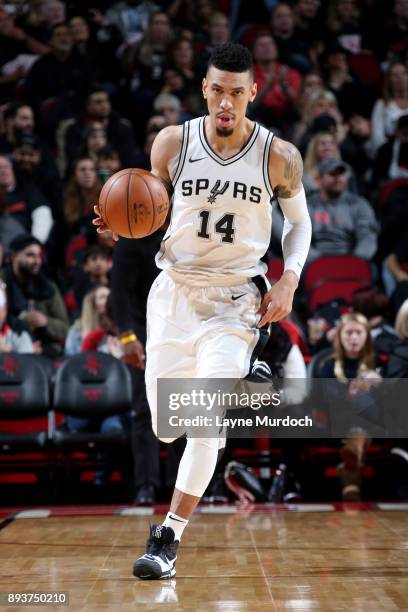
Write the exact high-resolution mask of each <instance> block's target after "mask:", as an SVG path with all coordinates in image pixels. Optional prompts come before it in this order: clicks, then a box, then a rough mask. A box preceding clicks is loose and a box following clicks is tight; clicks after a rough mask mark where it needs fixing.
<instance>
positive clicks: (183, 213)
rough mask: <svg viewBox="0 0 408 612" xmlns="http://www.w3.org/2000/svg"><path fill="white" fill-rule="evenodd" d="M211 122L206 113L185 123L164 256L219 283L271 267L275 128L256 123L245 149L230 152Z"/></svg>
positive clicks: (163, 263) (161, 263)
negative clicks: (220, 150) (211, 139)
mask: <svg viewBox="0 0 408 612" xmlns="http://www.w3.org/2000/svg"><path fill="white" fill-rule="evenodd" d="M204 121H205V118H204V117H199V118H198V119H193V120H192V121H189V122H187V123H186V124H185V125H184V128H183V143H182V146H181V151H180V154H179V156H178V158H177V159H176V160H174V164H173V168H172V172H171V179H172V183H173V187H174V195H173V203H172V214H171V221H170V225H169V228H168V230H167V232H166V235H165V237H164V239H163V241H162V245H161V249H160V252H159V253H158V255H157V257H156V262H157V265H158V267H159V268H162V269H169V268H171V269H173V270H174V271H175V272H181V273H183V274H184V275H188V276H189V277H195V278H197V277H200V278H203V279H206V280H207V281H208V283H209V284H211V282H214V281H216V282H217V284H219V283H222V281H223V279H225V280H228V282H229V281H230V280H231V279H233V278H235V277H236V278H237V280H238V279H240V280H241V279H243V278H250V277H253V276H256V275H257V274H261V273H264V272H265V268H266V266H265V265H264V264H263V263H261V262H260V259H261V257H262V256H263V255H264V254H265V252H266V250H267V248H268V245H269V241H270V234H271V220H272V214H271V204H270V201H271V199H272V197H273V193H272V187H271V184H270V181H269V176H268V159H269V151H270V147H271V143H272V139H273V134H272V133H271V132H269V131H268V130H267V129H266V128H264V127H262V126H260V125H259V124H257V123H255V124H254V128H253V132H252V134H251V137H250V138H249V140H248V142H247V143H246V144H245V146H244V147H243V148H242V149H241V151H239V152H238V153H236V154H235V155H233V156H232V157H230V158H228V159H222V158H221V157H219V155H217V154H216V153H215V152H214V151H213V150H212V149H211V147H210V145H209V144H208V142H207V140H206V136H205V130H204ZM192 280H193V279H192Z"/></svg>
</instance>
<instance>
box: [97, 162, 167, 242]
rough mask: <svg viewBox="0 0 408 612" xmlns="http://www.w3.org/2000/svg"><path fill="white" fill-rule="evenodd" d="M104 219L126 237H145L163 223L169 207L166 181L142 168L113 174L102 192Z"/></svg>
mask: <svg viewBox="0 0 408 612" xmlns="http://www.w3.org/2000/svg"><path fill="white" fill-rule="evenodd" d="M99 208H100V213H101V217H102V219H103V221H104V223H105V224H106V225H107V226H108V227H109V229H110V230H112V231H113V232H116V233H117V234H119V235H120V236H123V237H124V238H143V237H144V236H149V234H153V232H155V231H156V230H157V229H159V227H161V226H162V225H163V223H164V221H165V219H166V215H167V211H168V209H169V198H168V195H167V191H166V188H165V187H164V185H163V184H162V182H161V181H160V180H159V179H158V178H157V177H155V176H154V175H153V174H151V173H150V172H147V171H146V170H141V169H140V168H126V169H125V170H120V171H119V172H116V174H113V175H112V176H111V177H110V178H109V179H108V180H107V181H106V183H105V184H104V186H103V188H102V190H101V193H100V195H99Z"/></svg>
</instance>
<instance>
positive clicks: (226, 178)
mask: <svg viewBox="0 0 408 612" xmlns="http://www.w3.org/2000/svg"><path fill="white" fill-rule="evenodd" d="M256 89H257V88H256V83H254V81H253V72H252V58H251V54H250V53H249V51H248V50H247V49H246V48H245V47H243V46H241V45H238V44H232V43H227V44H225V45H222V46H220V47H218V48H216V49H215V51H214V52H213V54H212V56H211V58H210V60H209V65H208V70H207V74H206V77H205V78H204V80H203V84H202V93H203V96H204V98H205V99H206V101H207V105H208V115H206V116H205V117H200V118H198V119H193V120H191V121H188V122H187V123H185V124H184V125H183V126H170V127H167V128H164V129H163V130H162V131H161V132H159V134H158V135H157V138H156V140H155V142H154V145H153V149H152V152H151V163H152V173H153V174H155V175H156V176H158V177H159V178H160V179H161V180H162V181H163V183H164V184H165V185H166V187H167V189H168V191H169V193H172V194H173V202H172V216H171V221H170V225H169V228H168V230H167V232H166V235H165V236H164V239H163V241H162V243H161V248H160V251H159V253H158V254H157V256H156V263H157V265H158V267H159V268H161V269H162V272H161V274H160V275H159V276H158V278H157V279H156V281H155V282H154V283H153V286H152V289H151V291H150V294H149V298H148V305H147V320H148V332H147V333H148V337H147V345H146V388H147V396H148V400H149V405H150V410H151V413H152V423H153V428H155V427H156V430H155V431H156V433H157V379H160V378H194V377H197V378H207V379H208V378H236V379H238V378H244V377H246V376H247V375H248V374H249V372H250V371H251V368H252V366H253V364H254V360H255V358H256V356H257V354H258V353H259V352H260V351H261V350H262V348H263V346H264V344H265V341H266V340H267V337H268V329H269V324H270V323H271V322H273V321H279V320H280V319H282V318H283V317H285V316H286V315H287V314H289V313H290V311H291V308H292V301H293V295H294V292H295V290H296V288H297V286H298V281H299V276H300V273H301V271H302V267H303V265H304V262H305V260H306V257H307V253H308V250H309V245H310V238H311V223H310V218H309V215H308V211H307V206H306V199H305V193H304V190H303V187H302V182H301V179H302V171H303V164H302V159H301V157H300V154H299V152H298V150H297V149H296V148H295V147H294V146H293V145H292V144H290V143H288V142H285V141H283V140H281V139H279V138H277V137H274V135H273V134H272V133H271V132H269V131H268V130H267V129H266V128H264V127H262V126H260V125H258V124H257V123H254V122H253V121H250V120H249V119H248V118H247V117H246V111H247V107H248V104H250V103H251V102H252V101H253V100H254V99H255V96H256ZM274 197H275V198H277V199H278V201H279V204H280V206H281V208H282V210H283V213H284V216H285V224H284V230H283V238H282V247H283V255H284V260H285V267H284V272H283V275H282V277H281V278H280V280H279V281H277V282H276V283H275V285H274V286H273V287H272V288H271V289H269V288H268V286H267V285H266V281H265V278H264V276H263V274H264V272H265V269H266V266H265V264H263V263H261V262H260V258H261V257H262V256H263V255H264V254H265V252H266V250H267V248H268V245H269V240H270V235H271V200H272V198H274ZM95 212H96V214H97V215H98V218H97V219H95V220H94V224H95V225H98V226H99V227H98V231H99V232H101V231H105V230H106V229H107V228H106V226H105V225H104V224H103V221H102V219H101V218H100V216H99V209H98V207H95ZM135 265H137V262H135ZM163 441H164V442H171V441H172V439H168V438H166V439H164V440H163ZM219 446H221V440H220V439H218V438H210V437H209V438H193V437H190V438H187V443H186V448H185V451H184V454H183V456H182V458H181V461H180V465H179V470H178V476H177V481H176V485H175V490H174V494H173V498H172V500H171V505H170V512H169V513H168V514H167V516H166V519H165V520H164V522H163V524H162V525H153V526H152V527H151V532H150V537H149V539H148V542H147V549H146V553H145V554H144V555H143V556H142V557H140V558H139V559H138V560H137V561H136V562H135V564H134V567H133V574H134V575H135V576H137V577H139V578H144V579H160V578H170V577H173V576H174V575H175V573H176V569H175V562H176V558H177V549H178V546H179V542H180V539H181V536H182V533H183V531H184V529H185V527H186V525H187V523H188V520H189V518H190V517H191V515H192V513H193V512H194V509H195V508H196V506H197V504H198V502H199V501H200V498H201V496H202V494H203V493H204V491H205V489H206V487H207V485H208V484H209V482H210V480H211V477H212V475H213V473H214V470H215V466H216V462H217V455H218V450H219Z"/></svg>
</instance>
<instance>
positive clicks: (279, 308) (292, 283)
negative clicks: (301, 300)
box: [257, 270, 298, 327]
mask: <svg viewBox="0 0 408 612" xmlns="http://www.w3.org/2000/svg"><path fill="white" fill-rule="evenodd" d="M297 286H298V278H297V276H296V274H295V273H294V272H292V271H290V270H289V271H287V272H285V273H284V274H283V275H282V277H281V278H280V279H279V280H278V281H277V282H276V283H275V284H274V286H273V287H272V288H271V289H269V291H268V293H266V295H265V297H264V299H263V301H262V304H261V305H260V307H259V309H258V312H257V314H260V315H261V319H260V321H259V323H258V327H263V326H264V325H266V324H267V323H274V322H276V321H280V320H281V319H284V318H285V317H287V316H288V314H289V313H290V312H291V310H292V304H293V295H294V293H295V291H296V288H297Z"/></svg>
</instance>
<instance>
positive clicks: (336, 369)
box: [319, 313, 382, 501]
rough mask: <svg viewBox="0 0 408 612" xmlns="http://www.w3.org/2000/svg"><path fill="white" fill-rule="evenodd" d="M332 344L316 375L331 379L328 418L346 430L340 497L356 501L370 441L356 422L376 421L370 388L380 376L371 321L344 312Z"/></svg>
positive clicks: (376, 383)
mask: <svg viewBox="0 0 408 612" xmlns="http://www.w3.org/2000/svg"><path fill="white" fill-rule="evenodd" d="M333 344H334V354H333V356H331V357H329V358H328V359H327V360H326V361H325V362H324V363H323V364H322V366H321V368H320V371H319V377H321V378H327V379H334V381H333V383H334V384H329V383H327V385H325V388H326V390H327V394H326V397H327V401H328V403H329V404H330V405H329V412H330V421H331V424H332V427H334V429H335V430H336V429H338V430H342V429H344V428H346V429H347V430H348V433H347V436H346V438H345V440H344V444H343V447H342V448H341V450H340V456H341V459H342V463H340V464H339V466H338V467H337V472H338V475H339V476H340V479H341V483H342V498H343V500H345V501H353V500H354V501H355V500H359V499H360V495H361V468H362V466H363V464H364V459H365V451H366V449H367V447H368V445H369V442H370V440H369V436H368V435H367V433H366V431H365V430H364V429H363V428H362V427H361V426H359V423H360V419H365V420H367V421H370V423H373V424H375V423H376V422H378V418H379V415H378V406H377V403H376V401H375V397H374V396H373V394H372V390H373V387H375V386H376V385H378V384H379V383H380V382H381V380H382V378H381V375H380V374H379V373H378V372H377V371H376V369H375V366H376V356H375V352H374V348H373V341H372V338H371V334H370V325H369V322H368V320H367V319H366V317H365V316H364V315H362V314H359V313H350V314H345V315H343V316H342V317H341V319H340V323H339V325H338V327H337V330H336V333H335V336H334V342H333ZM344 412H345V413H346V415H347V420H346V421H344V419H343V417H344V414H343V413H344ZM342 421H343V422H342Z"/></svg>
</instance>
